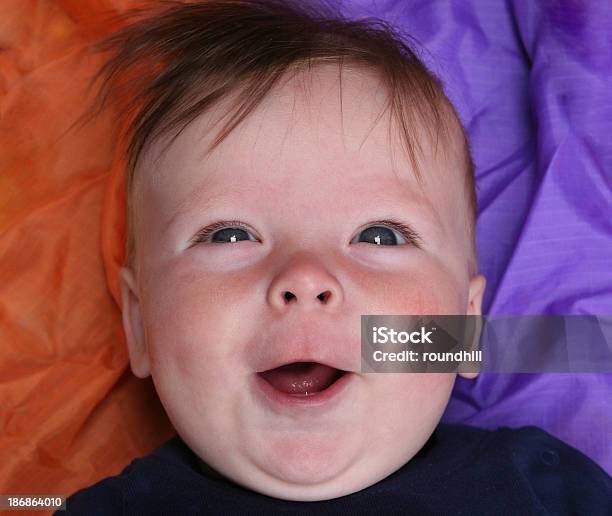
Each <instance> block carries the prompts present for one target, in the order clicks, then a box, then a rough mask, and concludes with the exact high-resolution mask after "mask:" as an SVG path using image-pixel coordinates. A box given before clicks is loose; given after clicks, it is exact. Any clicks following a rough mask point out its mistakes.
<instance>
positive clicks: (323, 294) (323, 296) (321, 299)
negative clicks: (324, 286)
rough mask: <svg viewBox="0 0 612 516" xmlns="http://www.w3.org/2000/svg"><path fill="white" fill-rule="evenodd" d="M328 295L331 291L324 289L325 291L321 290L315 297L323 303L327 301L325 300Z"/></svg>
mask: <svg viewBox="0 0 612 516" xmlns="http://www.w3.org/2000/svg"><path fill="white" fill-rule="evenodd" d="M330 296H331V292H330V291H329V290H326V291H325V292H321V293H320V294H319V295H318V296H317V299H319V300H320V301H323V302H324V303H327V300H328V299H329V298H330Z"/></svg>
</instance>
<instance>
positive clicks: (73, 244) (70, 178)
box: [0, 0, 612, 493]
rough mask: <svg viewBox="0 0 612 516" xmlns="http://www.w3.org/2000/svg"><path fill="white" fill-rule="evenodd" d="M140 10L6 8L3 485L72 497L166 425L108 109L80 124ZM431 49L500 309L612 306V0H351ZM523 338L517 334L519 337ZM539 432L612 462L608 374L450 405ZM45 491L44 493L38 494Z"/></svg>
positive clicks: (468, 389) (1, 26)
mask: <svg viewBox="0 0 612 516" xmlns="http://www.w3.org/2000/svg"><path fill="white" fill-rule="evenodd" d="M143 3H147V2H135V1H130V0H78V1H77V0H56V1H51V0H46V1H43V0H29V1H25V0H4V2H3V3H2V8H1V16H0V260H1V265H0V342H1V345H0V382H1V387H0V422H1V424H2V427H1V428H2V437H1V438H0V456H1V457H2V458H3V460H2V461H1V463H0V485H2V486H3V492H5V493H10V492H19V491H23V489H26V488H27V489H26V490H28V489H30V488H31V489H32V492H34V491H36V492H40V493H45V492H47V493H59V492H65V493H69V492H73V491H74V490H75V489H77V488H79V487H82V486H85V485H89V484H91V483H93V482H94V481H96V480H98V479H100V478H103V477H106V476H108V475H112V474H116V473H117V472H118V471H120V470H121V469H122V467H123V466H124V465H125V464H127V463H128V462H129V461H130V460H131V459H132V458H134V457H135V456H142V455H144V454H146V453H148V452H150V451H151V450H153V449H154V448H155V447H157V446H159V445H160V444H161V443H162V442H164V441H165V440H166V439H167V438H168V437H169V436H171V435H172V434H173V429H172V427H171V425H170V423H169V421H168V419H167V417H166V416H165V414H164V412H163V410H162V408H161V405H160V403H159V401H158V400H157V398H156V395H155V392H154V389H153V385H152V383H151V382H150V380H147V381H140V380H137V379H136V378H135V377H133V375H131V373H130V371H129V368H128V358H127V353H126V349H125V338H124V335H123V332H122V329H121V315H120V312H119V303H120V300H119V290H118V281H117V271H118V267H119V264H120V263H121V261H122V259H123V241H122V239H123V238H124V233H125V227H124V224H125V221H124V218H123V216H124V215H123V214H124V212H123V203H124V202H125V199H124V197H123V193H122V188H123V183H122V177H121V171H122V167H123V165H124V163H123V159H122V151H123V144H124V142H121V141H118V139H117V137H116V134H117V130H116V128H115V123H114V120H115V118H116V114H115V113H112V112H110V113H107V114H105V115H104V116H103V117H101V118H99V119H98V120H96V121H94V122H92V123H91V124H89V125H86V126H84V127H80V128H79V129H78V130H71V129H70V128H71V125H72V124H73V123H74V122H75V121H76V119H77V118H78V117H79V116H80V115H81V114H82V112H83V109H84V108H85V103H86V101H87V100H90V97H87V96H86V91H85V86H86V82H87V80H88V79H89V77H90V75H91V74H92V73H93V72H94V71H95V70H96V68H97V66H99V65H100V63H101V60H100V57H99V56H98V57H92V56H87V55H85V52H84V50H85V48H86V45H87V44H88V43H90V42H92V41H94V40H95V39H97V38H99V37H101V36H103V35H105V34H107V33H109V32H110V31H111V30H112V29H113V28H114V26H113V25H112V23H111V22H110V21H107V18H106V17H105V15H106V14H113V13H118V12H122V11H124V10H125V9H126V8H127V7H132V6H135V5H139V4H143ZM332 3H335V4H337V5H339V6H340V7H341V9H342V10H343V11H344V12H345V13H346V14H348V15H350V16H354V17H361V16H369V15H373V16H380V17H383V18H385V19H387V20H389V21H391V22H392V23H394V24H396V25H399V26H400V27H401V28H403V29H404V30H405V31H406V32H407V33H409V34H411V35H413V36H414V37H415V38H416V39H417V40H418V41H419V42H420V43H421V44H423V45H424V47H425V48H426V49H427V50H426V51H423V53H422V57H423V59H424V60H425V61H426V62H427V64H428V65H429V66H430V68H431V69H432V70H433V71H434V72H435V73H436V74H437V75H438V76H439V77H440V78H441V79H442V80H443V82H444V83H445V85H446V91H447V93H448V95H449V97H450V98H451V100H452V101H453V103H454V104H455V105H456V107H457V109H458V112H459V114H460V117H461V119H462V121H463V122H464V124H465V126H466V128H467V130H468V132H469V135H470V138H471V144H472V149H473V154H474V159H475V163H476V171H477V193H478V202H479V212H480V214H479V221H478V228H477V230H478V231H477V233H478V254H479V261H480V266H481V270H482V272H483V274H484V275H485V276H486V277H487V280H488V285H487V292H486V295H485V300H484V312H485V313H489V314H496V315H498V314H538V313H547V314H587V313H595V314H598V313H608V314H609V313H612V272H611V271H612V179H611V177H610V176H611V174H612V143H611V140H610V138H609V136H608V135H609V134H610V133H611V132H612V131H611V127H610V125H611V124H612V88H611V87H610V86H611V84H610V73H611V71H610V70H611V66H610V63H612V54H611V49H612V41H611V34H612V31H610V29H609V27H611V26H612V18H611V17H612V12H611V11H610V10H609V9H607V6H606V5H605V2H588V3H587V2H580V3H578V2H572V1H559V0H557V1H552V0H551V1H548V2H522V1H518V0H517V1H515V2H511V1H507V2H502V1H497V2H496V1H490V0H478V1H476V0H473V1H468V0H466V1H462V2H452V1H451V0H447V1H441V0H438V1H432V0H422V1H416V0H396V1H384V0H377V1H376V2H372V1H371V0H359V1H358V0H351V1H346V0H344V1H340V0H336V1H335V2H332ZM509 344H510V343H509ZM444 419H445V421H448V422H462V423H467V424H470V425H474V426H481V427H485V428H496V427H498V426H499V425H507V426H523V425H530V424H531V425H537V426H540V427H542V428H543V429H545V430H546V431H548V432H550V433H551V434H553V435H555V436H557V437H559V438H560V439H562V440H565V441H567V442H568V443H569V444H571V445H573V446H575V447H576V448H578V449H579V450H581V451H583V452H584V453H586V454H587V455H588V456H590V457H591V458H592V459H594V460H595V461H597V462H598V463H599V464H600V465H602V466H603V467H604V468H605V469H607V470H608V471H612V446H610V443H611V442H612V375H604V374H588V375H587V374H583V375H577V374H571V375H570V374H557V375H554V374H543V375H485V374H483V375H481V376H480V377H479V378H478V379H476V380H471V381H468V380H462V379H458V381H457V384H456V387H455V390H454V392H453V397H452V399H451V402H450V403H449V406H448V408H447V411H446V413H445V416H444ZM34 487H35V488H36V489H35V490H34V489H33V488H34Z"/></svg>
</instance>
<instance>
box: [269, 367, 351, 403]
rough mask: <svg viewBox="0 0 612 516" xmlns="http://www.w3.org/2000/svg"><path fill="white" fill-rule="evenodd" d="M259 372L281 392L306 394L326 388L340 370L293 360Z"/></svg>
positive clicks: (340, 374)
mask: <svg viewBox="0 0 612 516" xmlns="http://www.w3.org/2000/svg"><path fill="white" fill-rule="evenodd" d="M259 374H260V375H261V376H262V377H263V378H264V380H266V381H267V382H268V383H269V384H270V385H272V387H274V388H275V389H277V390H279V391H281V392H285V393H287V394H296V395H306V394H311V393H314V392H320V391H323V390H325V389H327V388H328V387H329V386H330V385H331V384H332V383H334V382H335V381H336V380H337V379H338V378H340V376H342V371H340V370H338V369H334V368H333V367H329V366H326V365H323V364H319V363H317V362H294V363H293V364H287V365H284V366H281V367H277V368H276V369H269V370H268V371H263V372H261V373H259Z"/></svg>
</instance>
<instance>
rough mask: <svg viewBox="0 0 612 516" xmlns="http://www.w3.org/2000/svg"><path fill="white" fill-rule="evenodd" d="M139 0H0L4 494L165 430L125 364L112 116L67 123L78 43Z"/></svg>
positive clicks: (84, 481) (99, 468) (123, 451)
mask: <svg viewBox="0 0 612 516" xmlns="http://www.w3.org/2000/svg"><path fill="white" fill-rule="evenodd" d="M141 4H142V2H139V3H137V2H135V1H129V0H55V1H52V0H3V2H2V9H1V10H2V14H1V15H0V428H1V433H0V457H1V460H0V493H2V494H13V493H15V494H16V493H23V494H25V493H40V494H64V495H68V494H71V493H72V492H73V491H75V490H77V489H79V488H81V487H84V486H86V485H89V484H91V483H94V482H96V481H97V480H99V479H101V478H103V477H106V476H108V475H113V474H117V473H118V472H119V471H120V470H121V469H122V468H123V466H125V465H127V464H128V463H129V462H130V461H131V460H132V459H133V458H135V457H137V456H141V455H144V454H146V453H148V452H150V451H151V450H152V449H154V448H155V447H156V446H158V445H159V444H161V443H162V442H163V441H165V440H166V439H168V438H170V437H171V436H172V435H173V434H174V433H175V432H174V430H173V429H172V426H171V424H170V422H169V421H168V419H167V416H166V415H165V413H164V411H163V408H162V407H161V404H160V402H159V401H158V399H157V396H156V394H155V391H154V388H153V384H152V382H151V381H150V379H147V380H144V381H143V380H139V379H137V378H136V377H134V376H133V375H132V373H131V371H130V369H129V366H128V357H127V351H126V347H125V337H124V334H123V328H122V324H121V313H120V308H119V302H120V299H119V289H118V281H117V271H118V267H119V266H120V264H121V262H122V259H123V236H124V231H125V221H124V208H123V205H122V203H123V202H124V199H123V190H122V189H123V176H122V172H123V165H124V161H123V157H122V155H121V150H122V148H123V147H122V145H121V143H119V142H118V141H116V140H117V139H116V137H115V136H114V135H115V134H116V133H117V131H116V126H117V123H116V117H114V116H113V113H112V112H107V113H105V114H104V115H103V116H102V117H100V118H99V119H97V120H95V121H93V122H91V123H89V124H87V125H85V126H82V127H79V128H78V129H73V130H70V131H69V128H70V126H71V124H73V123H74V122H75V121H76V120H77V119H78V118H79V116H81V114H82V113H83V110H84V109H85V108H86V107H87V105H88V103H89V102H90V100H91V97H86V96H85V93H86V92H85V88H86V86H87V82H88V80H89V78H90V76H91V74H92V73H94V71H95V70H96V69H97V66H99V65H100V63H101V62H102V57H100V56H96V57H91V56H86V55H85V49H86V47H87V45H88V44H90V43H91V42H92V41H94V40H96V39H98V38H99V37H101V36H103V35H105V34H107V33H108V32H110V31H111V30H114V29H115V28H116V27H111V23H110V22H105V21H104V20H105V18H106V17H107V16H106V15H107V14H113V13H119V12H122V11H123V10H125V9H126V8H128V7H134V6H135V5H141ZM37 514H41V513H40V512H37Z"/></svg>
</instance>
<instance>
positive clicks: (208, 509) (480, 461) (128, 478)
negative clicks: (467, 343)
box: [66, 424, 612, 516]
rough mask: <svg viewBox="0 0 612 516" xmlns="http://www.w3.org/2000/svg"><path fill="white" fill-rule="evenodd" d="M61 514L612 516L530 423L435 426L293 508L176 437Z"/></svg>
mask: <svg viewBox="0 0 612 516" xmlns="http://www.w3.org/2000/svg"><path fill="white" fill-rule="evenodd" d="M397 438H398V439H399V438H400V436H397ZM389 446H393V443H389ZM66 509H67V512H68V513H69V514H87V515H97V514H100V515H102V514H104V515H107V514H147V515H148V514H271V513H272V514H350V515H354V514H404V515H406V514H407V515H410V514H415V515H425V514H453V515H459V514H465V515H478V514H520V515H521V516H527V515H531V514H538V515H539V514H588V515H612V478H611V477H610V476H609V475H608V474H607V473H606V472H605V471H604V470H603V469H601V468H600V467H599V466H598V465H597V464H595V463H594V462H593V461H592V460H590V459H589V458H588V457H586V456H585V455H583V454H582V453H580V452H579V451H577V450H576V449H574V448H572V447H571V446H568V445H567V444H565V443H563V442H561V441H559V440H558V439H556V438H555V437H553V436H551V435H550V434H548V433H547V432H544V431H543V430H540V429H539V428H536V427H533V426H529V427H524V428H520V429H510V428H505V427H502V428H499V429H498V430H495V431H490V430H483V429H479V428H473V427H468V426H464V425H451V424H440V425H439V426H438V427H437V428H436V430H435V432H434V433H433V434H432V436H431V438H430V439H429V440H428V441H427V443H426V445H425V446H424V447H423V448H422V449H421V450H420V451H419V453H418V454H417V455H416V456H415V457H413V458H412V459H411V460H410V461H409V462H408V463H406V464H405V465H404V466H402V467H401V468H400V469H399V470H397V471H396V472H395V473H393V474H391V475H389V476H388V477H386V478H384V479H383V480H381V481H379V482H377V483H376V484H374V485H372V486H370V487H368V488H366V489H363V490H361V491H358V492H356V493H353V494H349V495H346V496H342V497H340V498H335V499H333V500H325V501H320V502H291V501H286V500H279V499H276V498H272V497H269V496H265V495H262V494H259V493H255V492H254V491H251V490H249V489H246V488H243V487H241V486H238V485H237V484H235V483H233V482H232V481H230V480H227V479H225V478H223V477H221V476H219V475H216V474H214V473H213V474H210V473H206V471H205V470H204V469H203V468H201V467H200V463H199V461H198V458H197V456H196V455H195V454H194V453H193V452H192V451H191V450H190V449H189V448H188V447H187V445H186V444H185V443H184V442H183V441H182V440H181V439H180V438H179V437H175V438H173V439H171V440H170V441H168V442H167V443H165V444H164V445H163V446H161V447H160V448H158V449H157V450H155V451H154V452H153V453H151V454H150V455H148V456H146V457H144V458H141V459H135V460H133V461H132V462H131V463H130V464H129V466H127V467H126V468H125V469H124V470H123V471H122V472H121V474H119V475H117V476H114V477H109V478H106V479H104V480H102V481H100V482H98V483H97V484H95V485H93V486H91V487H88V488H86V489H82V490H80V491H78V492H76V493H75V494H73V495H72V496H70V497H69V498H68V500H67V501H66Z"/></svg>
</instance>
